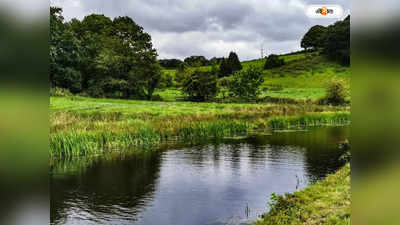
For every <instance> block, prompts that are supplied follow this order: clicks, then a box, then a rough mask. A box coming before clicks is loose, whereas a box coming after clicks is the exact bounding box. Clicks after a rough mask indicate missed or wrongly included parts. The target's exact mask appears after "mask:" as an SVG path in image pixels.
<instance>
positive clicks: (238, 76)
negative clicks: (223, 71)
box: [229, 66, 264, 101]
mask: <svg viewBox="0 0 400 225" xmlns="http://www.w3.org/2000/svg"><path fill="white" fill-rule="evenodd" d="M263 82H264V78H263V74H262V70H261V69H260V68H257V67H254V66H251V67H249V68H248V69H246V70H242V71H238V72H236V73H234V74H233V76H232V79H231V81H230V83H229V89H230V92H231V93H232V95H233V96H234V97H236V98H239V99H241V100H245V101H255V100H257V99H258V97H259V95H260V94H261V90H260V86H261V84H262V83H263Z"/></svg>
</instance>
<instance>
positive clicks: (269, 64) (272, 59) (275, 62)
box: [264, 54, 285, 69]
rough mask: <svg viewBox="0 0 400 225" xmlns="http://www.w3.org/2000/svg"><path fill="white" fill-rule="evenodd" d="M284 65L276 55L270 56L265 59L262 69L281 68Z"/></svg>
mask: <svg viewBox="0 0 400 225" xmlns="http://www.w3.org/2000/svg"><path fill="white" fill-rule="evenodd" d="M284 64H285V61H284V60H283V59H280V58H279V56H278V55H274V54H271V55H269V56H268V57H267V61H265V64H264V69H272V68H277V67H281V66H283V65H284Z"/></svg>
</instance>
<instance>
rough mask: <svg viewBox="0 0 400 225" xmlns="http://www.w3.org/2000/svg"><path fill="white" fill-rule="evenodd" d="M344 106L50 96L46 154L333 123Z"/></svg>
mask: <svg viewBox="0 0 400 225" xmlns="http://www.w3.org/2000/svg"><path fill="white" fill-rule="evenodd" d="M348 109H349V108H348V107H340V106H339V107H333V106H320V105H314V104H217V103H190V102H147V101H135V100H115V99H91V98H83V97H75V98H67V97H51V98H50V153H49V154H50V156H51V157H57V158H65V157H77V156H82V155H96V154H103V153H105V152H110V151H115V150H120V149H127V148H131V147H135V148H136V147H145V148H147V147H152V146H156V145H159V144H162V143H163V142H167V141H170V140H185V141H186V140H190V142H193V141H196V140H198V139H204V138H215V137H217V138H219V137H224V136H234V135H241V134H246V133H248V132H251V131H253V130H254V129H266V128H271V129H286V128H291V127H301V126H317V125H326V124H336V123H339V122H346V121H349V113H346V111H347V110H348ZM321 112H330V113H321ZM310 113H311V114H310ZM298 115H303V116H300V117H299V116H298ZM343 115H344V116H343ZM270 118H272V119H270Z"/></svg>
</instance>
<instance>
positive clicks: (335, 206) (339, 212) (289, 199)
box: [255, 164, 351, 225]
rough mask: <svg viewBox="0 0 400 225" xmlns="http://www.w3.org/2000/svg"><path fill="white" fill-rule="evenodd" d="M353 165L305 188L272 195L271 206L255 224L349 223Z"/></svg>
mask: <svg viewBox="0 0 400 225" xmlns="http://www.w3.org/2000/svg"><path fill="white" fill-rule="evenodd" d="M350 198H351V195H350V165H349V164H347V165H346V166H344V167H343V168H342V169H340V170H339V171H337V172H336V173H335V174H332V175H330V176H328V177H327V178H326V179H325V180H323V181H320V182H317V183H316V184H314V185H311V186H308V187H307V188H305V189H304V190H302V191H299V192H295V193H294V194H286V195H285V196H277V195H273V197H272V203H271V209H270V211H269V212H268V213H267V214H266V215H265V217H264V219H263V220H260V221H257V222H256V223H255V225H275V224H279V225H297V224H298V225H300V224H309V225H314V224H315V225H321V224H326V225H334V224H335V225H349V224H350V203H351V201H350Z"/></svg>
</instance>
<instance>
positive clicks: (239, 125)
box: [50, 120, 252, 157]
mask: <svg viewBox="0 0 400 225" xmlns="http://www.w3.org/2000/svg"><path fill="white" fill-rule="evenodd" d="M251 128H252V126H251V125H250V124H249V123H247V122H245V121H228V120H216V121H205V122H197V123H188V124H186V125H184V126H183V127H182V128H180V129H177V130H175V131H173V130H164V131H161V130H156V129H154V128H152V127H144V128H139V129H138V130H131V131H120V132H112V131H107V130H98V131H89V132H85V131H75V130H73V131H68V132H56V133H54V134H52V135H51V136H50V156H51V157H76V156H81V155H91V154H99V153H102V152H104V151H112V150H115V149H125V148H130V147H135V146H141V147H151V146H155V145H158V144H161V143H162V142H163V141H169V140H175V139H182V140H189V141H193V140H194V139H199V138H215V137H223V136H232V135H237V134H244V133H247V132H249V131H250V129H251Z"/></svg>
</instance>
